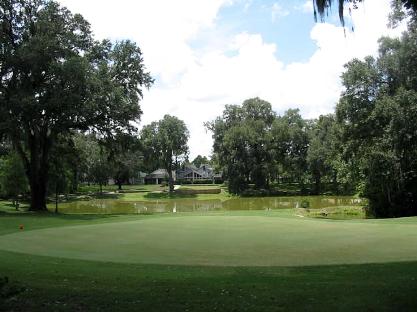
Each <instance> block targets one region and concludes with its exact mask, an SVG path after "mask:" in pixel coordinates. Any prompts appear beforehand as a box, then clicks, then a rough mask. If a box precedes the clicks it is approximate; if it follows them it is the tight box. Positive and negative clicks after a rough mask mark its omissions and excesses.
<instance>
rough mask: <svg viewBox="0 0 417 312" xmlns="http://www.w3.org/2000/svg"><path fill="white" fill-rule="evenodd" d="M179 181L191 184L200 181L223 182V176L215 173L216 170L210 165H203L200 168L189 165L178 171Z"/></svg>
mask: <svg viewBox="0 0 417 312" xmlns="http://www.w3.org/2000/svg"><path fill="white" fill-rule="evenodd" d="M177 179H178V180H179V181H189V182H195V181H198V180H211V181H213V182H214V181H219V180H221V179H222V175H221V173H216V172H214V169H213V168H212V167H211V166H210V165H208V164H202V165H201V166H200V167H199V168H197V167H196V166H195V165H193V164H188V165H186V166H185V167H184V168H183V169H179V170H177Z"/></svg>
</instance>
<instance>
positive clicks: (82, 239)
mask: <svg viewBox="0 0 417 312" xmlns="http://www.w3.org/2000/svg"><path fill="white" fill-rule="evenodd" d="M416 233H417V224H416V223H413V224H390V223H384V222H376V221H372V222H351V221H337V222H334V221H333V222H332V221H326V220H315V219H301V218H300V219H299V218H280V217H262V216H178V217H159V218H152V217H150V218H149V219H142V220H137V221H129V222H115V223H105V224H96V225H82V226H69V227H61V228H48V229H42V230H34V231H26V230H25V231H21V232H18V233H14V234H9V235H3V236H0V249H2V250H8V251H14V252H20V253H29V254H36V255H45V256H54V257H65V258H74V259H85V260H95V261H112V262H127V263H153V264H175V265H214V266H304V265H326V264H349V263H372V262H395V261H414V260H417V235H416Z"/></svg>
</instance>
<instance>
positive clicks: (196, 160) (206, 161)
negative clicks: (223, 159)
mask: <svg viewBox="0 0 417 312" xmlns="http://www.w3.org/2000/svg"><path fill="white" fill-rule="evenodd" d="M209 163H210V160H209V159H208V158H207V157H206V156H201V155H197V157H196V158H194V160H193V161H192V164H194V165H195V166H196V167H197V168H200V166H201V165H204V164H209Z"/></svg>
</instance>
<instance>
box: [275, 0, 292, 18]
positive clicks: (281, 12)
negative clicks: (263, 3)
mask: <svg viewBox="0 0 417 312" xmlns="http://www.w3.org/2000/svg"><path fill="white" fill-rule="evenodd" d="M289 14H290V11H288V10H287V9H285V8H283V7H282V6H281V5H280V4H279V3H278V2H275V3H274V4H272V7H271V19H272V22H275V21H276V20H277V19H278V18H281V17H285V16H288V15H289Z"/></svg>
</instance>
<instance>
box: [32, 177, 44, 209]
mask: <svg viewBox="0 0 417 312" xmlns="http://www.w3.org/2000/svg"><path fill="white" fill-rule="evenodd" d="M29 210H30V211H47V208H46V179H41V178H40V179H37V177H36V175H32V176H31V177H30V208H29Z"/></svg>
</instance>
